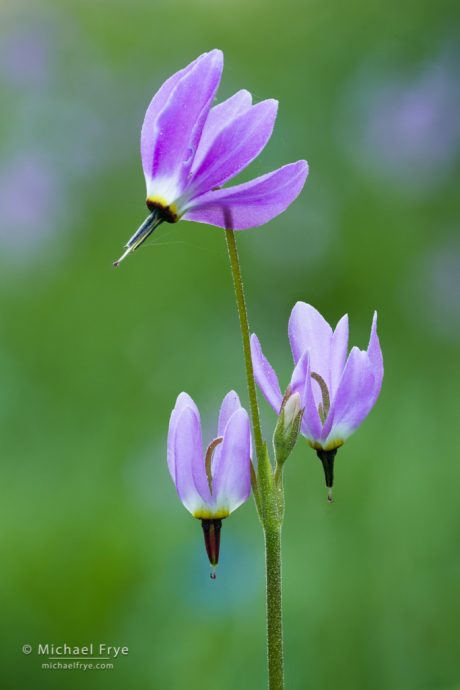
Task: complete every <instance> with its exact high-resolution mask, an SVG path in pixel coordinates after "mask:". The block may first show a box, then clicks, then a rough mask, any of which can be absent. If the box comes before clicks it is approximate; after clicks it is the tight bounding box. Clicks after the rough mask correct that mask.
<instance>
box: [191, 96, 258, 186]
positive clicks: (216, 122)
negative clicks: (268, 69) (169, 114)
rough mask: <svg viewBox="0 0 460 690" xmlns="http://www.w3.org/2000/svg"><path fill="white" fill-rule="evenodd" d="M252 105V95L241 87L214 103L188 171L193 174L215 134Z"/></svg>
mask: <svg viewBox="0 0 460 690" xmlns="http://www.w3.org/2000/svg"><path fill="white" fill-rule="evenodd" d="M251 105H252V96H251V94H250V93H249V91H246V90H245V89H242V90H241V91H238V92H237V93H235V94H234V95H233V96H231V97H230V98H227V100H226V101H223V103H219V105H215V106H214V107H213V108H211V110H210V111H209V114H208V117H207V118H206V122H205V123H204V127H203V131H202V133H201V139H200V142H199V144H198V148H197V151H196V154H195V158H194V159H193V165H192V169H191V171H190V173H191V175H192V176H193V175H194V173H195V171H196V170H197V169H198V168H199V166H200V165H201V163H202V161H203V159H204V157H205V156H206V154H207V153H208V151H209V148H210V147H211V146H212V144H213V142H214V140H215V138H216V136H217V135H218V134H219V133H220V132H221V131H222V130H223V129H224V128H225V127H226V126H227V125H228V124H230V122H232V121H233V120H234V119H235V118H236V117H238V115H241V114H242V113H244V112H245V111H246V110H249V108H250V107H251Z"/></svg>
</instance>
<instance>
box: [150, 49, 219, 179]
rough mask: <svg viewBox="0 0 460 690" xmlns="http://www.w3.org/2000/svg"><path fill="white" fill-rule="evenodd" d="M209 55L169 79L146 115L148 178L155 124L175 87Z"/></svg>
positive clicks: (152, 101)
mask: <svg viewBox="0 0 460 690" xmlns="http://www.w3.org/2000/svg"><path fill="white" fill-rule="evenodd" d="M205 55H207V53H203V55H200V56H199V57H198V58H197V59H196V60H194V61H193V62H191V63H190V64H189V65H187V67H184V68H183V69H181V70H179V71H178V72H176V73H175V74H173V75H172V76H171V77H169V79H167V80H166V81H165V82H164V83H163V84H162V85H161V86H160V88H159V89H158V91H157V92H156V94H155V95H154V97H153V98H152V100H151V101H150V104H149V107H148V108H147V111H146V113H145V117H144V122H143V124H142V130H141V159H142V168H143V170H144V174H145V175H146V177H147V176H148V177H151V175H152V166H153V152H154V148H155V122H156V119H157V117H158V115H159V114H160V112H161V110H162V109H163V108H164V106H165V105H166V103H167V101H168V98H169V96H170V95H171V93H172V91H173V89H174V87H175V86H176V84H177V83H178V81H179V80H180V79H182V77H184V76H185V75H186V74H187V73H188V72H190V70H191V69H192V68H193V67H194V66H195V65H196V63H197V62H199V61H200V60H203V59H204V57H205Z"/></svg>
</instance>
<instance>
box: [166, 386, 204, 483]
mask: <svg viewBox="0 0 460 690" xmlns="http://www.w3.org/2000/svg"><path fill="white" fill-rule="evenodd" d="M186 407H190V408H191V409H192V410H193V411H194V412H195V414H196V415H197V417H198V419H199V418H200V413H199V412H198V408H197V406H196V405H195V403H194V401H193V399H192V398H191V397H190V396H189V395H188V393H180V394H179V395H178V396H177V400H176V404H175V405H174V409H173V411H172V412H171V417H170V420H169V430H168V449H167V459H168V469H169V474H170V475H171V478H172V480H173V482H175V481H176V470H175V463H174V442H175V441H174V438H175V433H176V426H177V420H178V419H179V416H180V413H181V412H182V410H184V409H185V408H186Z"/></svg>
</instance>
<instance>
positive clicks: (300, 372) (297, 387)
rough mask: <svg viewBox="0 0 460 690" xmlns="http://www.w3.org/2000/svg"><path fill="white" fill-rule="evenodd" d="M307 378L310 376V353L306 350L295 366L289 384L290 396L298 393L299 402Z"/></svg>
mask: <svg viewBox="0 0 460 690" xmlns="http://www.w3.org/2000/svg"><path fill="white" fill-rule="evenodd" d="M308 376H310V353H309V351H308V350H307V351H306V352H304V353H303V355H302V357H301V358H300V359H299V361H298V362H297V364H296V365H295V367H294V371H293V372H292V376H291V382H290V384H289V385H290V387H291V394H292V393H300V398H301V400H302V396H303V392H304V388H305V381H306V380H307V378H308ZM302 403H303V401H302Z"/></svg>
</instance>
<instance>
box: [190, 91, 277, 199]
mask: <svg viewBox="0 0 460 690" xmlns="http://www.w3.org/2000/svg"><path fill="white" fill-rule="evenodd" d="M277 109H278V102H277V101H275V100H266V101H262V102H261V103H257V105H254V106H253V107H252V108H250V109H249V110H246V111H245V112H243V113H242V114H241V115H239V116H238V117H236V118H235V119H234V120H232V121H231V122H230V123H229V124H228V125H227V126H226V127H225V128H224V129H223V130H222V131H221V132H220V133H219V134H218V135H217V136H216V138H215V140H214V141H213V143H212V144H211V146H210V147H209V150H208V152H207V154H206V155H205V157H204V159H203V161H202V162H201V164H200V166H199V167H198V168H197V169H195V171H194V174H193V178H192V180H191V183H190V189H191V193H192V194H193V196H199V195H200V194H204V193H205V192H208V191H210V190H211V189H213V188H215V187H219V186H221V185H223V184H224V183H225V182H227V180H230V179H231V178H232V177H235V175H237V174H238V173H239V172H240V171H241V170H243V169H244V168H245V167H246V166H247V165H249V163H250V162H251V161H253V160H254V158H256V157H257V156H258V155H259V153H260V152H261V151H262V149H263V148H264V147H265V145H266V144H267V141H268V140H269V139H270V137H271V135H272V132H273V127H274V124H275V119H276V112H277Z"/></svg>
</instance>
